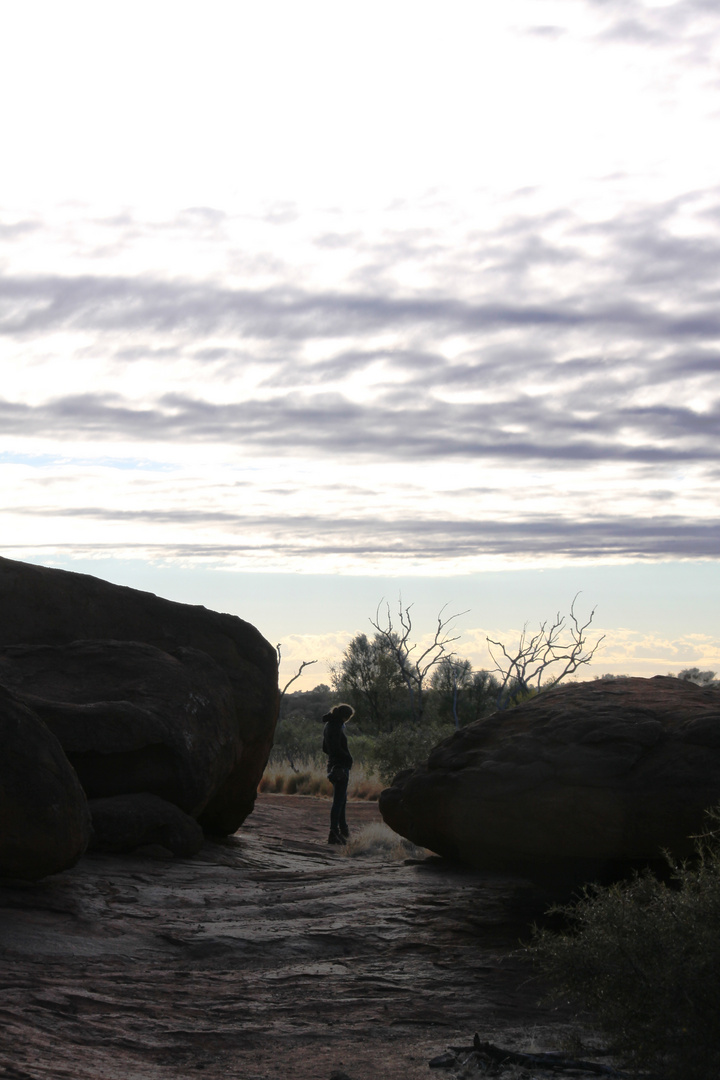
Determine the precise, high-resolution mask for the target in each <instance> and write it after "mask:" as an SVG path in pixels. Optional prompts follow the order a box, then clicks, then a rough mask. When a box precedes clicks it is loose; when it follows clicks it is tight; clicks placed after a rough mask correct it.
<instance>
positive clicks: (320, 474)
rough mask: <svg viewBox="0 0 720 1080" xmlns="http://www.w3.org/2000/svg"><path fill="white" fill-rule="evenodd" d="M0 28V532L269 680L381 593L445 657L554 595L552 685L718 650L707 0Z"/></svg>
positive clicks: (116, 19) (30, 2) (25, 10)
mask: <svg viewBox="0 0 720 1080" xmlns="http://www.w3.org/2000/svg"><path fill="white" fill-rule="evenodd" d="M2 28H3V32H2V35H1V37H0V96H1V100H2V101H3V102H4V108H3V110H2V112H1V113H0V147H2V173H1V175H2V181H1V183H0V371H1V372H2V376H3V379H2V385H0V477H1V478H2V487H1V489H0V490H1V492H2V501H1V504H0V554H1V555H4V556H6V557H8V558H14V559H21V560H24V561H28V562H34V563H42V564H44V565H49V566H58V567H62V568H65V569H73V570H79V571H81V572H84V573H93V574H96V575H97V576H99V577H103V578H106V579H107V580H111V581H117V582H118V583H120V584H126V585H131V586H133V587H137V588H143V589H148V590H149V591H151V592H155V593H157V594H159V595H163V596H168V597H170V598H171V599H175V600H181V601H184V602H189V603H198V604H204V605H205V606H206V607H211V608H217V609H219V610H223V611H230V612H232V613H234V614H237V615H240V616H241V617H242V618H245V619H248V620H249V621H250V622H253V623H254V624H255V625H256V626H257V627H258V629H259V630H260V631H261V632H262V633H263V634H264V635H265V636H266V637H267V638H268V640H270V641H271V642H272V644H277V643H281V644H282V659H283V662H282V667H281V684H282V683H284V682H285V681H286V680H287V679H289V678H290V677H291V676H292V675H293V674H294V673H295V671H296V670H297V667H298V665H299V664H300V662H301V661H303V660H314V661H316V663H315V664H314V665H313V667H312V668H310V669H308V670H306V672H305V673H304V676H303V679H302V680H299V681H298V682H297V683H296V684H295V687H300V688H305V689H307V688H309V687H311V686H313V685H315V684H316V683H318V682H321V681H328V679H329V674H328V672H329V665H330V664H332V663H337V662H338V660H339V658H340V656H341V655H342V651H343V649H344V648H345V646H346V645H347V643H348V641H349V640H350V638H351V637H352V635H353V634H355V633H357V632H359V631H364V632H372V627H371V624H370V621H369V620H370V619H371V618H373V617H374V616H375V613H376V611H377V609H378V605H381V608H380V610H381V611H383V610H386V609H385V608H384V607H383V605H385V604H390V608H391V613H394V615H395V616H396V615H397V609H398V605H399V604H401V603H402V605H403V606H404V607H406V606H408V605H409V604H412V605H413V607H412V618H413V620H414V631H415V630H416V631H417V635H418V639H419V640H423V639H426V635H427V634H428V633H432V632H433V630H434V627H435V623H436V619H437V615H438V612H439V611H440V610H441V609H442V608H444V610H445V614H446V615H455V614H456V613H457V615H458V618H457V621H456V622H453V625H456V626H457V630H456V633H457V634H458V642H457V644H456V648H457V650H458V652H459V653H460V655H462V656H465V657H467V658H469V659H471V660H472V662H473V664H474V665H475V666H476V667H485V666H488V663H489V657H488V654H487V650H486V638H487V637H488V636H492V637H501V638H502V639H503V640H504V641H506V642H507V643H508V646H512V644H513V643H514V642H515V641H516V640H517V638H518V636H519V634H520V633H521V632H522V629H523V626H524V625H525V624H527V625H528V627H529V628H530V629H533V628H536V627H537V625H538V624H539V623H540V622H542V621H544V620H547V619H550V620H552V618H553V617H554V616H555V615H556V613H557V612H560V613H561V614H564V613H567V612H568V611H569V609H570V606H571V604H572V603H573V598H574V597H575V596H576V595H577V596H578V599H577V601H576V611H577V612H578V614H579V615H580V616H581V617H582V619H583V621H584V620H585V619H586V618H588V617H589V615H590V613H591V612H594V615H593V622H592V624H591V628H590V629H591V640H596V639H597V638H599V637H600V635H604V639H603V642H602V644H601V647H600V648H599V650H598V652H597V654H596V656H595V658H594V660H593V664H592V665H591V666H589V667H587V668H585V669H584V673H585V674H586V675H587V676H588V677H592V676H593V675H598V674H602V673H606V672H612V673H616V674H620V673H624V674H638V675H654V674H665V673H667V672H668V671H673V672H677V671H679V670H681V669H683V668H686V667H690V666H698V667H700V668H701V669H703V670H705V669H712V670H720V628H719V626H718V616H717V612H718V611H720V575H719V574H718V560H719V558H720V520H719V519H720V514H719V499H718V480H719V479H720V452H719V450H718V447H719V445H720V442H719V440H718V435H719V434H720V153H719V152H718V145H719V142H720V140H719V137H718V133H719V132H720V8H718V5H717V3H716V0H676V2H649V0H504V2H503V3H502V4H483V3H477V0H471V2H470V0H443V3H442V4H440V3H439V2H432V3H429V2H423V0H413V2H405V0H384V2H383V3H382V4H381V3H377V2H374V0H365V2H363V3H362V4H338V3H337V2H336V0H332V2H324V0H305V2H304V3H303V4H298V3H296V2H280V0H277V2H274V0H265V2H264V3H263V4H250V3H244V2H242V0H233V2H227V0H204V2H203V4H202V5H201V4H199V3H197V2H195V3H183V2H177V0H176V2H173V3H166V2H165V0H144V2H143V3H142V4H140V3H136V2H133V0H125V2H123V3H122V4H119V3H115V2H112V0H108V3H104V4H97V3H95V2H91V3H86V2H78V0H66V2H65V3H63V4H57V3H46V2H34V0H26V2H25V3H24V4H22V5H20V4H16V5H11V6H10V7H9V9H8V10H7V11H4V12H3V16H2ZM578 594H579V595H578ZM445 605H447V607H444V606H445ZM593 633H594V635H595V637H594V638H592V634H593Z"/></svg>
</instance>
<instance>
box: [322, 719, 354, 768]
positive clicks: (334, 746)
mask: <svg viewBox="0 0 720 1080" xmlns="http://www.w3.org/2000/svg"><path fill="white" fill-rule="evenodd" d="M323 753H324V754H327V756H328V775H329V774H330V773H331V772H332V770H333V769H334V768H335V767H336V766H339V767H340V768H341V769H349V768H350V767H351V766H352V763H353V759H352V756H351V754H350V751H349V750H348V741H347V735H346V734H345V725H344V723H343V722H342V720H328V722H327V723H326V725H325V728H324V730H323Z"/></svg>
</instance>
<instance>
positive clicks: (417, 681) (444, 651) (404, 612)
mask: <svg viewBox="0 0 720 1080" xmlns="http://www.w3.org/2000/svg"><path fill="white" fill-rule="evenodd" d="M382 603H383V601H382V600H381V601H380V603H379V604H378V606H377V610H376V612H375V618H374V619H370V623H371V625H372V626H374V627H375V629H376V631H377V632H378V634H380V636H381V637H382V638H383V639H384V640H385V642H386V643H387V645H388V648H389V650H390V651H391V652H392V654H393V656H394V657H395V660H396V661H397V665H398V670H399V671H400V673H401V675H402V678H403V680H404V682H405V685H406V687H407V690H408V693H409V695H410V707H411V711H412V715H413V719H414V720H416V721H420V720H421V719H422V715H423V711H424V708H425V699H424V688H425V680H426V678H427V676H428V673H429V672H430V671H431V670H432V668H434V667H435V666H436V665H437V664H439V663H440V661H441V660H442V659H443V658H446V659H447V658H449V657H452V656H454V655H455V653H454V651H453V650H448V646H449V645H451V644H452V643H453V642H454V641H458V640H459V638H460V635H459V634H456V635H455V636H454V637H451V636H450V635H451V634H452V631H453V629H454V627H453V626H450V624H451V623H452V622H453V620H454V619H457V618H459V617H460V616H461V615H466V614H467V612H466V611H461V612H457V613H455V614H454V615H450V616H448V617H447V618H444V617H443V612H444V611H445V608H446V607H447V604H446V605H445V606H444V607H442V608H441V609H440V612H439V614H438V617H437V627H436V629H435V634H434V637H433V639H432V641H431V643H430V644H429V645H428V647H427V648H426V649H425V650H424V651H423V652H421V653H420V654H419V655H418V656H412V655H411V654H412V653H413V652H415V650H416V649H417V648H418V646H417V642H413V643H411V642H410V635H411V633H412V625H413V624H412V615H411V614H410V611H411V608H412V604H408V606H407V607H405V608H404V607H403V605H402V597H400V598H399V599H398V618H399V623H400V631H397V630H395V627H394V626H393V620H392V615H391V613H390V604H389V603H386V605H385V606H386V610H387V618H386V622H385V624H384V625H383V624H381V622H380V607H381V605H382Z"/></svg>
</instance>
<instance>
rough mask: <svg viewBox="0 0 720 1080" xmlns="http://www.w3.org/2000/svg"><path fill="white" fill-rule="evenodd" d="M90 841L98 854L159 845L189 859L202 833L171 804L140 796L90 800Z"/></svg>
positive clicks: (187, 816) (199, 842)
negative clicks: (99, 852)
mask: <svg viewBox="0 0 720 1080" xmlns="http://www.w3.org/2000/svg"><path fill="white" fill-rule="evenodd" d="M88 805H89V807H90V813H91V815H92V840H91V843H90V847H91V848H93V849H94V850H99V851H132V850H133V849H134V848H138V847H143V846H145V845H149V844H159V845H160V846H161V847H163V848H167V849H168V851H171V852H172V854H173V855H178V856H180V857H181V858H188V857H189V856H190V855H195V854H196V853H197V852H198V851H199V850H200V848H201V847H202V843H203V831H202V829H201V828H200V826H199V825H198V823H197V821H195V819H194V818H191V817H190V816H189V815H188V814H185V813H183V811H182V810H180V809H179V808H178V807H177V806H175V805H174V804H173V803H170V802H167V801H166V800H165V799H160V798H158V796H157V795H149V794H147V792H143V793H142V794H138V795H116V796H115V797H114V798H109V799H90V801H89V804H88Z"/></svg>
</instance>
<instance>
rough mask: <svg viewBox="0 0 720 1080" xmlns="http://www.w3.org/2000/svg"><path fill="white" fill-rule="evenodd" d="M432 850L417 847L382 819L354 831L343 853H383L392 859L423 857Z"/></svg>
mask: <svg viewBox="0 0 720 1080" xmlns="http://www.w3.org/2000/svg"><path fill="white" fill-rule="evenodd" d="M429 854H430V852H429V851H427V850H426V849H425V848H420V847H417V846H416V845H415V844H413V843H411V842H410V841H409V840H406V839H405V837H404V836H399V835H398V833H396V832H393V830H392V829H391V828H390V826H389V825H386V824H385V823H384V822H382V821H374V822H372V824H370V825H364V826H363V828H362V829H360V830H359V831H358V832H357V833H353V835H352V836H351V837H350V839H349V841H348V843H347V844H346V845H345V847H344V848H343V855H348V856H350V857H353V856H362V855H382V856H383V857H384V858H391V859H423V858H425V856H426V855H429Z"/></svg>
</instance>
